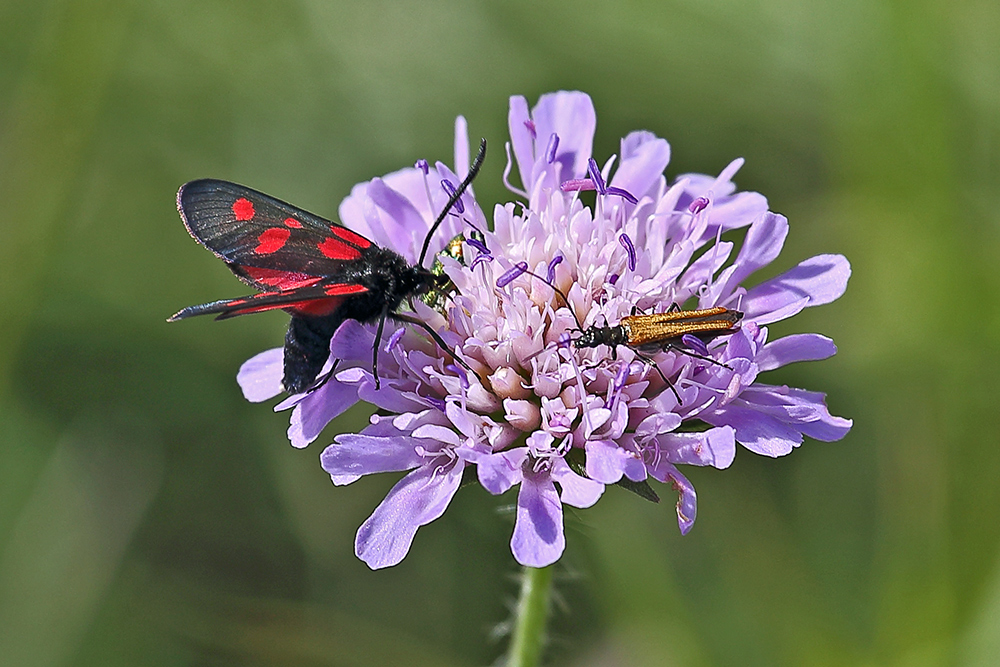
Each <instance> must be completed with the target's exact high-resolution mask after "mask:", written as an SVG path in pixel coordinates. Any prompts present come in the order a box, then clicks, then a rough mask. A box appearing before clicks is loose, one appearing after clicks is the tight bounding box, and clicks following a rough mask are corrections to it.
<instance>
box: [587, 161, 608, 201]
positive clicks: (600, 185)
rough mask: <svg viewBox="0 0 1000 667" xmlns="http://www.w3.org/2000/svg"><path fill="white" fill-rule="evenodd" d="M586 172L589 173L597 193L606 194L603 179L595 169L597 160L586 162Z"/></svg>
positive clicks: (596, 168)
mask: <svg viewBox="0 0 1000 667" xmlns="http://www.w3.org/2000/svg"><path fill="white" fill-rule="evenodd" d="M587 171H588V172H589V173H590V180H592V181H593V182H594V187H595V188H597V193H598V194H601V195H605V194H607V193H608V189H607V187H605V184H604V177H603V176H601V170H600V169H599V168H598V167H597V160H595V159H594V158H590V160H588V161H587Z"/></svg>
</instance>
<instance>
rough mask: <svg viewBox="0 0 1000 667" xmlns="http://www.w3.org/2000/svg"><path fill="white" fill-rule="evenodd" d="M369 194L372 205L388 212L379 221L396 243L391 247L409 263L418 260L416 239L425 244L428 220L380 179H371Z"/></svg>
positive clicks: (407, 200) (418, 250)
mask: <svg viewBox="0 0 1000 667" xmlns="http://www.w3.org/2000/svg"><path fill="white" fill-rule="evenodd" d="M367 194H368V197H369V198H370V199H371V200H372V202H374V203H375V205H376V206H378V207H379V208H380V209H382V210H383V211H385V213H386V214H385V215H383V216H379V218H380V220H381V222H382V224H383V225H384V226H385V228H386V233H387V234H389V236H390V238H391V239H392V240H393V243H392V244H391V245H390V247H391V248H392V249H393V250H395V251H396V252H398V253H399V254H400V255H402V256H403V257H404V258H406V260H407V261H409V262H415V261H417V254H418V253H419V252H420V249H419V248H418V247H417V245H418V239H417V237H418V236H419V237H420V238H419V243H421V244H422V243H423V240H424V239H423V234H424V233H425V232H426V230H427V221H426V220H424V217H423V216H422V215H421V214H420V211H418V210H417V208H416V207H415V206H414V205H413V203H412V202H411V201H410V200H409V199H407V198H406V197H405V196H403V195H402V194H401V193H399V192H397V191H396V190H394V189H392V188H391V187H389V185H388V184H387V183H386V182H385V181H384V180H382V179H381V178H373V179H372V180H371V182H370V183H369V184H368V190H367Z"/></svg>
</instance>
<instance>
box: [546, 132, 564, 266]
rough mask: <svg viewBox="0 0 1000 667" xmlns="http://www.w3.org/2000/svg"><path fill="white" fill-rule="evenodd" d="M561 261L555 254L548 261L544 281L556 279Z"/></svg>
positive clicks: (560, 257)
mask: <svg viewBox="0 0 1000 667" xmlns="http://www.w3.org/2000/svg"><path fill="white" fill-rule="evenodd" d="M553 136H555V135H553ZM562 261H563V256H562V255H556V256H555V257H553V258H552V261H550V262H549V272H548V273H546V274H545V277H546V278H547V280H546V281H545V282H547V283H549V284H550V285H551V284H552V283H554V282H555V281H556V266H558V265H559V263H560V262H562Z"/></svg>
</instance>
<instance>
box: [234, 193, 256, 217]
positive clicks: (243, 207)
mask: <svg viewBox="0 0 1000 667" xmlns="http://www.w3.org/2000/svg"><path fill="white" fill-rule="evenodd" d="M233 215H235V216H236V219H237V220H241V221H242V220H251V219H253V202H252V201H250V200H249V199H246V198H245V197H240V198H239V199H237V200H236V201H234V202H233Z"/></svg>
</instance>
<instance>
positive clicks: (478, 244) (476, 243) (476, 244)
mask: <svg viewBox="0 0 1000 667" xmlns="http://www.w3.org/2000/svg"><path fill="white" fill-rule="evenodd" d="M465 242H466V243H468V244H469V245H470V246H472V247H473V248H475V249H476V250H478V251H479V252H481V253H483V254H486V255H489V254H490V249H489V248H487V247H486V244H485V243H483V242H482V241H480V240H479V239H477V238H473V237H466V238H465Z"/></svg>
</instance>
